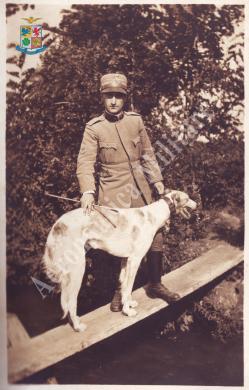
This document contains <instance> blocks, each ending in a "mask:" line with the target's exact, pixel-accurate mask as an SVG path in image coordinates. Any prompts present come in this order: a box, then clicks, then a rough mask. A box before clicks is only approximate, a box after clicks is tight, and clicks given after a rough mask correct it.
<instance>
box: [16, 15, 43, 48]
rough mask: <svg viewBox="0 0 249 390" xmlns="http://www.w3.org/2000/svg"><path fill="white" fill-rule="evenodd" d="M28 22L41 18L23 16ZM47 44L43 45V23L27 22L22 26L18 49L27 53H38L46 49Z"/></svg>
mask: <svg viewBox="0 0 249 390" xmlns="http://www.w3.org/2000/svg"><path fill="white" fill-rule="evenodd" d="M23 19H24V20H26V21H27V22H28V23H33V22H36V21H37V20H39V19H40V18H33V17H30V18H23ZM46 48H47V46H45V45H44V46H42V25H41V24H29V25H28V24H26V25H23V26H20V45H17V46H16V50H18V51H21V52H22V53H25V54H37V53H41V52H43V51H44V50H46Z"/></svg>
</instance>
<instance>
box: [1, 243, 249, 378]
mask: <svg viewBox="0 0 249 390" xmlns="http://www.w3.org/2000/svg"><path fill="white" fill-rule="evenodd" d="M241 261H243V252H242V251H241V250H240V249H238V248H235V247H232V246H231V245H229V244H226V243H221V244H219V245H218V246H216V247H215V248H214V249H211V250H209V251H208V252H206V253H204V254H203V255H201V256H200V257H198V258H196V259H195V260H193V261H191V262H189V263H187V264H185V265H184V266H182V267H180V268H178V269H176V270H174V271H172V272H171V273H169V274H167V275H165V276H164V277H163V283H164V284H165V285H166V286H167V287H168V288H169V289H171V290H172V291H175V292H178V293H179V294H180V296H181V297H184V296H186V295H188V294H190V293H192V292H193V291H195V290H197V289H198V288H200V287H202V286H204V285H205V284H207V283H209V282H211V281H212V280H214V279H215V278H217V277H218V276H220V275H222V274H223V273H224V272H226V271H228V270H229V269H231V268H233V267H234V266H236V265H238V264H239V263H240V262H241ZM133 297H134V299H136V300H137V301H138V303H139V307H138V314H137V316H136V317H126V316H124V315H122V313H120V312H118V313H112V312H111V311H110V308H109V304H108V305H105V306H102V307H100V308H99V309H97V310H95V311H93V312H90V313H88V314H86V315H84V316H82V317H81V320H82V321H83V322H84V323H86V324H87V329H86V330H85V332H83V333H77V332H74V331H73V329H72V328H71V327H70V326H69V325H68V324H67V325H62V326H59V327H57V328H55V329H51V330H49V331H47V332H45V333H43V334H41V335H39V336H36V337H33V338H31V339H30V341H29V343H27V345H25V346H23V345H22V346H19V347H18V348H10V350H9V354H8V360H9V381H10V382H16V381H18V380H21V379H22V378H24V377H26V376H29V375H31V374H34V373H35V372H37V371H40V370H42V369H44V368H46V367H48V366H50V365H52V364H55V363H57V362H59V361H61V360H63V359H65V358H66V357H68V356H71V355H73V354H75V353H77V352H79V351H82V350H84V349H86V348H88V347H90V346H91V345H93V344H95V343H97V342H99V341H101V340H103V339H105V338H107V337H109V336H111V335H113V334H115V333H117V332H119V331H121V330H123V329H125V328H127V327H129V326H131V325H133V324H134V323H136V322H138V321H141V320H143V319H144V318H146V317H148V316H150V315H151V314H153V313H156V312H158V311H159V310H161V309H163V308H165V307H167V306H168V304H167V303H166V302H164V301H163V300H161V299H150V298H148V297H147V295H146V293H145V290H144V288H140V289H138V290H136V291H134V293H133Z"/></svg>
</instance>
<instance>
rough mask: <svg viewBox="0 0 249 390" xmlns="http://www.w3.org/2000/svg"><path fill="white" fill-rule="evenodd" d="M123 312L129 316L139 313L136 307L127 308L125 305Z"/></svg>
mask: <svg viewBox="0 0 249 390" xmlns="http://www.w3.org/2000/svg"><path fill="white" fill-rule="evenodd" d="M122 312H123V314H125V315H126V316H128V317H135V315H137V311H136V310H135V309H132V308H130V307H126V308H124V307H123V310H122Z"/></svg>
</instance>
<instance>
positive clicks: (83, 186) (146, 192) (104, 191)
mask: <svg viewBox="0 0 249 390" xmlns="http://www.w3.org/2000/svg"><path fill="white" fill-rule="evenodd" d="M100 92H101V96H102V101H103V104H104V107H105V111H104V113H103V114H102V115H100V116H98V117H96V118H94V119H92V120H90V121H89V122H88V123H87V124H86V128H85V131H84V136H83V140H82V143H81V148H80V152H79V155H78V162H77V177H78V180H79V185H80V190H81V192H82V198H81V205H82V207H83V209H84V210H85V212H86V213H90V212H91V210H92V208H93V204H94V198H95V195H96V194H98V204H99V205H103V206H108V207H121V208H129V207H141V206H144V205H146V204H149V203H151V202H152V201H153V199H152V193H151V187H153V186H154V187H155V189H156V191H157V192H158V194H159V195H160V194H163V193H164V184H163V182H162V180H163V178H162V175H161V172H160V169H159V166H158V163H157V161H156V157H155V155H154V152H153V149H152V146H151V143H150V140H149V137H148V135H147V132H146V130H145V127H144V124H143V121H142V118H141V116H140V115H139V114H138V113H136V112H125V111H123V107H124V104H125V100H126V95H127V78H126V77H125V76H124V75H123V74H119V73H110V74H106V75H104V76H102V78H101V82H100ZM97 159H98V160H99V161H100V172H99V188H98V189H96V186H95V178H94V173H95V168H94V167H95V163H96V160H97ZM162 251H163V236H162V233H161V232H160V231H159V232H158V233H157V234H156V235H155V237H154V240H153V243H152V245H151V248H150V250H149V252H148V254H147V263H148V271H149V272H148V273H149V275H148V277H149V282H150V283H149V289H148V293H149V295H150V296H151V297H159V298H162V299H164V300H166V301H168V302H171V301H175V300H177V299H178V295H177V294H175V293H172V292H170V291H169V290H168V289H167V288H166V287H165V286H163V285H162V284H161V271H162V253H163V252H162ZM120 298H121V297H120V290H119V286H117V289H116V291H115V294H114V297H113V300H112V302H111V310H112V311H120V310H121V309H122V306H121V300H120Z"/></svg>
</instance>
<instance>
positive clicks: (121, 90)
mask: <svg viewBox="0 0 249 390" xmlns="http://www.w3.org/2000/svg"><path fill="white" fill-rule="evenodd" d="M105 92H119V93H123V94H124V95H126V94H127V92H126V90H125V89H123V88H120V87H117V88H115V87H112V88H111V87H110V88H104V89H101V93H105Z"/></svg>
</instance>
